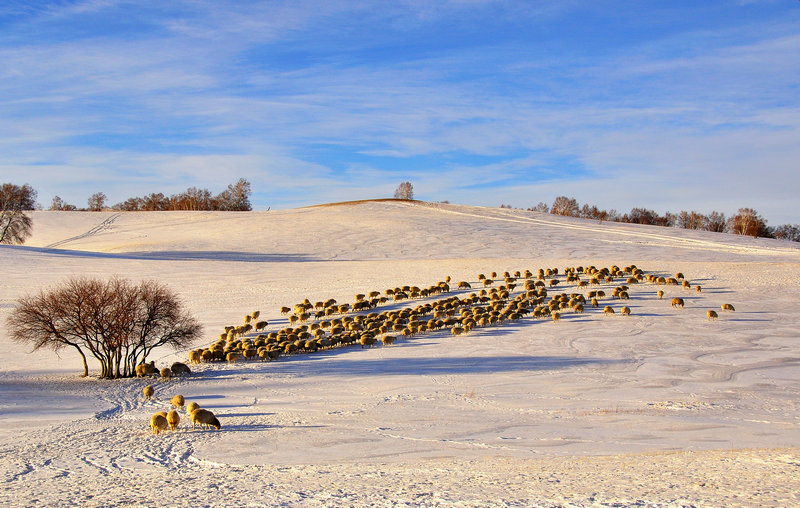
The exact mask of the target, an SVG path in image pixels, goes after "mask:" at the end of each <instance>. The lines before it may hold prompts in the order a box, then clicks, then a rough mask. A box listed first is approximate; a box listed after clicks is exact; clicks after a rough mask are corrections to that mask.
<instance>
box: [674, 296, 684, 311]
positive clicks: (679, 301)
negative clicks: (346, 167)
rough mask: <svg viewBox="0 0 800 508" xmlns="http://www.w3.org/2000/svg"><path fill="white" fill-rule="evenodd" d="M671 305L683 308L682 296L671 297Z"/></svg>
mask: <svg viewBox="0 0 800 508" xmlns="http://www.w3.org/2000/svg"><path fill="white" fill-rule="evenodd" d="M672 306H673V307H680V308H681V309H682V308H683V298H677V297H676V298H673V299H672Z"/></svg>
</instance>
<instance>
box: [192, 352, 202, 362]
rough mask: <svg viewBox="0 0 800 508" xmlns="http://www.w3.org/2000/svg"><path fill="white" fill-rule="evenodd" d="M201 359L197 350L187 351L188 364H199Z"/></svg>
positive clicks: (200, 354) (200, 353)
mask: <svg viewBox="0 0 800 508" xmlns="http://www.w3.org/2000/svg"><path fill="white" fill-rule="evenodd" d="M202 359H203V357H202V351H199V350H197V349H193V350H191V351H189V363H200V362H201V361H202Z"/></svg>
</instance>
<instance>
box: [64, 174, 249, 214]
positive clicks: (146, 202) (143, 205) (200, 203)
mask: <svg viewBox="0 0 800 508" xmlns="http://www.w3.org/2000/svg"><path fill="white" fill-rule="evenodd" d="M250 192H251V191H250V182H248V181H247V180H245V179H244V178H240V179H239V181H238V182H236V183H235V184H231V185H228V188H227V189H225V190H224V191H222V192H220V193H219V194H216V195H214V194H211V191H209V190H208V189H199V188H197V187H189V188H188V189H186V190H185V191H183V192H181V193H179V194H173V195H171V196H166V195H164V194H162V193H161V192H152V193H150V194H147V195H146V196H143V197H133V198H128V199H126V200H125V201H123V202H122V203H117V204H115V205H113V206H110V207H109V206H107V204H106V200H107V198H106V195H105V194H103V193H102V192H97V193H95V194H92V195H91V196H90V197H89V201H88V207H87V208H82V209H79V208H78V207H76V206H74V205H70V204H68V203H65V202H64V200H63V199H61V198H60V197H58V196H55V197H54V198H53V202H52V203H51V204H50V208H49V209H50V210H59V211H71V210H84V211H85V210H88V211H92V212H99V211H101V210H107V209H109V208H110V209H111V210H120V211H125V212H155V211H174V210H201V211H226V212H249V211H250V210H252V206H251V205H250Z"/></svg>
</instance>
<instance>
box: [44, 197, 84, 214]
mask: <svg viewBox="0 0 800 508" xmlns="http://www.w3.org/2000/svg"><path fill="white" fill-rule="evenodd" d="M49 210H50V211H51V212H71V211H73V210H77V208H76V207H75V205H70V204H69V203H67V202H66V201H64V200H63V199H61V198H60V197H58V196H53V201H52V202H51V203H50V208H49Z"/></svg>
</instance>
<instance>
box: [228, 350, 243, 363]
mask: <svg viewBox="0 0 800 508" xmlns="http://www.w3.org/2000/svg"><path fill="white" fill-rule="evenodd" d="M225 359H226V360H228V363H236V361H237V360H241V359H242V355H241V353H237V352H234V351H231V352H230V353H228V354H227V355H225Z"/></svg>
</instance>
